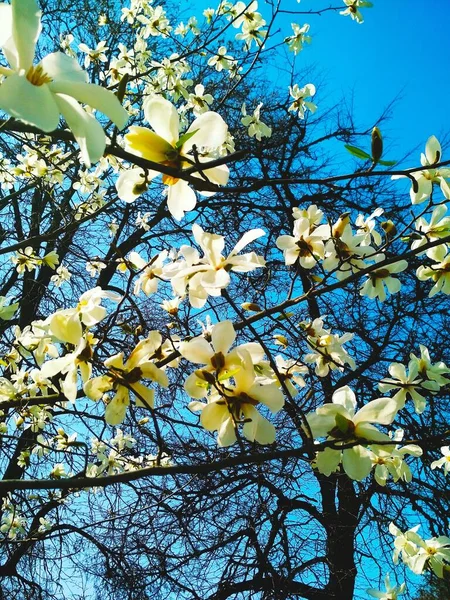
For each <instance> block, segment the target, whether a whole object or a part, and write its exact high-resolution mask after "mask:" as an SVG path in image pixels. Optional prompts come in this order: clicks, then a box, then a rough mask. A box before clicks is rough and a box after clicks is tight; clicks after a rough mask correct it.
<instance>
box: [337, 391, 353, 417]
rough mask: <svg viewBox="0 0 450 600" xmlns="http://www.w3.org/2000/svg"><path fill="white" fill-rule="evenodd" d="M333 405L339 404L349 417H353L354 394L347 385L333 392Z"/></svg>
mask: <svg viewBox="0 0 450 600" xmlns="http://www.w3.org/2000/svg"><path fill="white" fill-rule="evenodd" d="M333 404H340V405H341V406H343V407H344V408H345V409H346V410H347V411H348V413H349V414H350V415H353V413H354V412H355V408H356V396H355V392H354V391H353V390H352V389H351V388H349V387H348V385H344V386H343V387H341V388H339V389H338V390H336V391H335V392H334V394H333Z"/></svg>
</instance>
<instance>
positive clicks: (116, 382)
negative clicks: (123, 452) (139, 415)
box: [84, 331, 169, 425]
mask: <svg viewBox="0 0 450 600" xmlns="http://www.w3.org/2000/svg"><path fill="white" fill-rule="evenodd" d="M160 347H161V334H160V333H159V332H158V331H151V332H150V334H149V336H148V337H147V338H146V339H145V340H141V341H140V342H139V343H138V345H137V346H136V347H135V348H134V350H133V351H132V352H131V354H130V356H129V357H128V360H127V361H125V362H124V360H123V358H124V355H123V352H119V353H118V354H115V355H114V356H111V357H110V358H108V359H107V360H105V363H104V364H105V367H106V368H107V369H108V373H107V374H106V375H99V376H98V377H94V378H93V379H90V380H89V381H88V382H86V383H85V384H84V391H85V393H86V395H87V397H88V398H91V400H100V398H102V396H103V395H104V394H105V393H106V392H108V391H110V390H114V392H115V393H114V396H113V398H112V400H111V401H110V402H109V403H108V405H107V407H106V410H105V420H106V422H107V423H108V424H109V425H118V424H119V423H122V421H123V420H124V419H125V415H126V411H127V407H128V405H129V404H130V393H132V394H134V396H136V406H141V407H144V408H153V405H154V396H155V391H154V390H153V389H151V388H148V387H147V386H145V385H144V384H143V383H141V379H151V380H152V381H156V382H157V383H159V385H161V386H162V387H167V386H168V384H169V382H168V379H167V375H166V374H165V372H164V371H163V370H162V369H160V368H159V367H157V366H156V365H155V364H154V363H153V362H152V358H153V357H154V354H155V352H156V351H157V350H158V349H159V348H160Z"/></svg>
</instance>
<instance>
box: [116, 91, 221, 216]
mask: <svg viewBox="0 0 450 600" xmlns="http://www.w3.org/2000/svg"><path fill="white" fill-rule="evenodd" d="M144 114H145V118H146V119H147V121H148V122H149V123H150V125H151V127H152V129H153V131H152V130H150V129H148V128H146V127H138V126H132V127H130V130H129V133H127V135H126V136H125V145H126V149H127V150H128V151H129V152H131V153H132V154H136V155H137V156H141V157H142V158H145V159H147V160H149V161H152V162H154V163H159V164H161V165H165V166H169V167H173V168H174V169H183V168H187V167H190V166H192V165H193V164H195V163H196V162H199V163H203V162H205V161H207V160H208V159H209V158H211V155H210V150H211V149H214V148H215V149H217V148H219V147H220V146H222V145H223V144H224V142H225V140H226V137H227V131H228V128H227V126H226V124H225V121H224V120H223V119H222V117H221V116H220V115H218V114H217V113H215V112H212V111H207V112H204V113H202V114H201V115H200V116H199V117H197V119H195V121H194V122H193V123H192V124H191V126H190V127H189V129H188V130H187V131H186V133H184V134H183V135H182V136H181V137H180V134H179V125H180V119H179V115H178V112H177V109H176V108H175V106H174V105H173V104H172V103H171V102H169V101H168V100H166V99H165V98H162V97H161V96H154V97H152V98H150V99H149V100H148V101H147V102H146V103H145V105H144ZM205 148H206V150H205ZM132 172H133V177H135V175H136V177H135V179H133V186H134V187H133V186H131V187H132V194H133V195H134V196H135V197H137V196H138V195H139V193H138V192H139V186H142V189H141V193H142V192H143V191H145V189H146V186H145V185H144V183H145V182H144V181H143V178H142V170H139V171H137V172H136V170H132ZM202 173H203V175H204V176H205V177H206V178H207V179H208V181H211V182H212V183H215V184H218V185H226V183H227V181H228V175H229V172H228V167H227V166H226V165H220V166H218V167H212V168H210V169H205V170H204V171H202ZM139 174H140V177H139V178H138V175H139ZM158 174H159V173H158V172H157V171H151V172H149V173H147V181H149V180H150V179H152V178H153V177H156V175H158ZM196 176H197V177H198V174H197V175H196ZM162 180H163V183H165V184H166V185H167V186H168V193H167V207H168V209H169V211H170V213H171V214H172V215H173V216H174V217H175V219H177V220H178V221H179V220H181V219H182V218H183V216H184V213H185V212H186V211H190V210H193V209H194V208H195V205H196V203H197V198H196V195H195V192H194V190H192V189H191V188H190V187H189V184H188V183H187V181H184V180H183V179H178V178H176V177H172V176H169V175H163V178H162ZM125 181H126V175H123V177H122V179H121V180H120V185H119V182H118V187H117V191H118V194H119V197H120V198H122V199H123V200H125V201H127V202H130V201H132V200H133V199H134V198H132V197H131V196H130V193H129V187H130V186H128V187H126V186H125V183H124V182H125ZM125 189H126V190H127V191H126V193H124V192H123V191H122V190H125Z"/></svg>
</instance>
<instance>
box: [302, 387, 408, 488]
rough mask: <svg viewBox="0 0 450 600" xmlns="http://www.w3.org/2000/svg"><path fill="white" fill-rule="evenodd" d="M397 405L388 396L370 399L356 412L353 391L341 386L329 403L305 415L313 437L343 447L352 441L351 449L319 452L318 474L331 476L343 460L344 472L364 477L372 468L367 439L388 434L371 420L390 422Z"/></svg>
mask: <svg viewBox="0 0 450 600" xmlns="http://www.w3.org/2000/svg"><path fill="white" fill-rule="evenodd" d="M397 410H398V409H397V404H396V402H394V401H393V400H391V399H390V398H379V399H378V400H372V401H371V402H368V403H367V404H366V405H365V406H363V407H362V408H361V409H360V410H359V411H358V412H356V413H355V411H356V397H355V394H354V392H353V391H352V390H351V389H350V388H349V387H348V386H344V387H342V388H339V389H338V390H336V391H335V392H334V394H333V397H332V403H330V404H324V405H323V406H320V407H319V408H318V409H316V411H315V413H310V414H309V415H307V416H306V420H307V421H308V425H309V427H310V429H311V433H312V435H313V437H314V438H322V437H326V439H327V441H334V442H335V445H336V446H337V447H338V448H339V446H341V445H343V446H346V445H348V444H349V443H352V442H355V445H354V446H352V447H351V448H345V449H343V450H340V449H334V448H327V449H326V451H325V452H318V453H317V457H316V466H317V468H318V469H319V471H320V472H321V473H324V474H326V475H330V474H331V473H332V472H333V471H335V470H336V468H337V466H338V465H339V463H340V462H341V461H342V466H343V468H344V471H345V472H346V473H347V475H348V476H349V477H350V478H351V479H356V480H358V481H360V480H362V479H364V478H365V477H367V475H368V474H369V473H370V470H371V468H372V460H371V458H370V453H369V450H368V449H367V448H365V447H364V446H365V445H366V444H368V443H370V442H372V443H373V444H376V442H380V441H383V442H386V441H390V437H389V436H388V435H386V434H385V433H381V432H380V431H379V430H378V429H377V428H376V427H374V426H373V423H378V424H381V425H389V424H390V423H392V421H393V420H394V418H395V415H396V414H397Z"/></svg>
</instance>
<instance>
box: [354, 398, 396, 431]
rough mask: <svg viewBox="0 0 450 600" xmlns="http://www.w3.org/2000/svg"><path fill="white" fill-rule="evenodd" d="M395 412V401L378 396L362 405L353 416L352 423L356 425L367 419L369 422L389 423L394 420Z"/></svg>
mask: <svg viewBox="0 0 450 600" xmlns="http://www.w3.org/2000/svg"><path fill="white" fill-rule="evenodd" d="M397 412H398V406H397V403H396V402H394V401H393V400H392V399H391V398H379V399H378V400H372V401H371V402H368V403H367V404H366V405H365V406H363V407H362V408H361V410H359V411H358V412H357V413H356V415H355V416H354V417H353V423H354V424H355V425H357V424H358V423H362V422H363V421H368V422H369V423H381V424H382V425H389V424H390V423H392V421H393V420H394V418H395V415H396V414H397Z"/></svg>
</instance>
